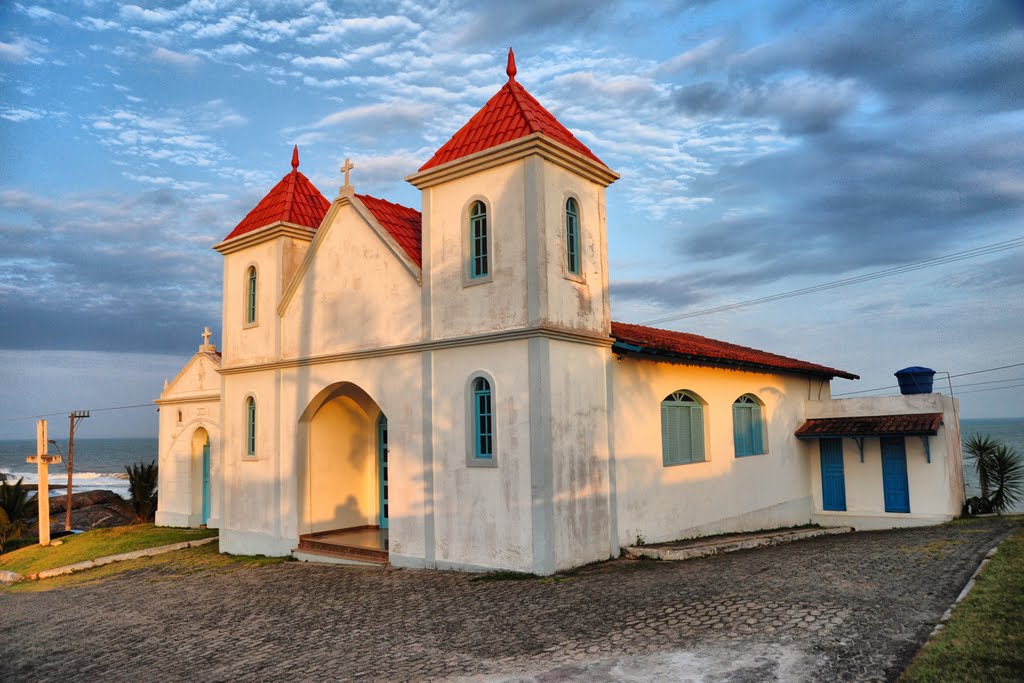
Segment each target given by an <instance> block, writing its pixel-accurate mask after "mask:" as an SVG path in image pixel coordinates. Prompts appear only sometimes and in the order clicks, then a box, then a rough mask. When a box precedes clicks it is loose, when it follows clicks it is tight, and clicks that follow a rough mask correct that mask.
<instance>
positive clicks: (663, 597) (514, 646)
mask: <svg viewBox="0 0 1024 683" xmlns="http://www.w3.org/2000/svg"><path fill="white" fill-rule="evenodd" d="M1019 523H1020V522H1018V521H1011V520H998V519H987V520H980V521H978V520H976V521H973V522H971V523H967V524H953V525H947V526H942V527H932V528H924V529H911V530H901V531H889V532H865V533H856V534H846V535H840V536H831V537H822V538H816V539H812V540H807V541H800V542H796V543H792V544H789V545H784V546H778V547H774V548H767V549H759V550H753V551H743V552H737V553H732V554H729V555H723V556H718V557H710V558H705V559H701V560H691V561H688V562H681V563H669V562H653V561H646V562H645V561H630V560H619V561H615V562H608V563H604V564H601V565H595V566H592V567H589V568H586V569H584V570H582V571H580V572H578V573H576V574H574V575H572V576H570V577H567V578H565V579H546V580H529V581H499V582H474V581H471V580H470V577H469V576H468V575H464V574H455V573H444V572H427V571H413V570H391V569H389V570H381V569H363V568H346V567H335V566H325V565H315V564H307V563H286V564H278V565H273V566H269V567H263V568H245V569H241V570H238V571H234V572H231V573H213V572H205V573H199V574H192V575H186V576H174V577H169V576H167V575H166V573H162V572H161V571H160V570H157V569H155V568H154V569H142V570H133V571H131V572H128V573H125V574H121V575H119V576H117V577H114V578H111V579H108V580H106V581H104V582H102V583H99V584H95V585H87V586H79V587H74V588H66V589H61V590H54V591H50V592H47V593H37V594H14V595H12V594H0V648H2V649H0V680H4V681H12V680H41V679H48V680H126V679H140V678H145V679H147V680H185V679H187V680H201V681H223V680H237V679H299V680H324V679H329V680H336V679H349V678H353V679H396V680H403V679H436V678H464V679H473V680H506V679H507V680H540V681H558V680H576V679H580V680H588V681H602V680H609V681H610V680H686V679H691V680H692V679H711V680H744V681H745V680H749V681H763V680H772V679H779V680H836V679H843V680H869V679H892V678H894V677H895V676H897V675H898V674H899V672H900V671H901V670H902V669H903V668H904V667H905V665H906V664H907V662H908V661H909V660H910V658H911V657H912V656H913V654H914V653H915V652H916V650H917V649H918V647H919V646H920V645H921V644H922V643H923V642H924V640H925V638H926V637H927V636H928V633H929V632H930V631H931V628H932V626H933V625H934V624H935V622H936V621H937V620H938V618H939V616H940V615H941V614H942V612H943V611H944V610H945V609H946V608H947V607H948V606H949V605H950V603H951V602H952V601H953V600H954V599H955V597H956V595H957V593H958V592H959V591H960V589H961V588H962V587H963V585H964V583H965V582H966V581H967V578H968V577H969V576H970V574H971V572H973V571H974V569H975V568H976V567H977V565H978V563H979V562H980V561H981V558H982V556H983V555H984V554H985V552H986V551H988V549H989V548H991V547H993V546H994V545H996V544H997V543H998V542H999V541H1001V540H1002V539H1003V538H1005V537H1006V536H1007V535H1009V533H1011V531H1012V529H1013V528H1015V525H1016V524H1019ZM69 612H70V614H69Z"/></svg>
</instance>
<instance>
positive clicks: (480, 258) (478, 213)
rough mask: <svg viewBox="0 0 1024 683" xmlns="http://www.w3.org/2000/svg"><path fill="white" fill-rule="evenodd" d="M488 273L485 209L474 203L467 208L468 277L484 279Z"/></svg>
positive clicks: (477, 202) (489, 270)
mask: <svg viewBox="0 0 1024 683" xmlns="http://www.w3.org/2000/svg"><path fill="white" fill-rule="evenodd" d="M490 272H491V267H490V258H489V245H488V241H487V207H486V206H484V203H483V202H480V201H476V202H473V205H472V206H471V207H469V276H470V277H473V278H476V277H484V276H486V275H488V274H490Z"/></svg>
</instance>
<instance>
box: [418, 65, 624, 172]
mask: <svg viewBox="0 0 1024 683" xmlns="http://www.w3.org/2000/svg"><path fill="white" fill-rule="evenodd" d="M509 63H510V66H509V69H508V73H509V79H508V82H507V83H505V85H504V86H503V87H502V88H501V90H499V91H498V92H497V93H496V94H495V95H494V96H493V97H492V98H491V99H490V100H488V101H487V104H485V105H484V106H483V109H481V110H480V111H478V112H477V113H476V114H474V115H473V118H471V119H470V120H469V122H468V123H466V125H464V126H463V127H462V128H460V129H459V130H458V131H457V132H456V133H455V135H453V136H452V138H451V140H449V141H448V142H446V143H444V145H442V146H441V148H440V149H439V150H437V152H435V153H434V156H433V157H431V158H430V160H429V161H428V162H427V163H425V164H423V165H422V166H421V167H420V170H421V171H425V170H427V169H428V168H433V167H434V166H440V165H441V164H446V163H448V162H450V161H455V160H456V159H461V158H462V157H465V156H469V155H470V154H475V153H476V152H482V151H483V150H485V149H490V148H491V147H497V146H498V145H501V144H504V143H506V142H511V141H513V140H518V139H519V138H523V137H526V136H527V135H530V134H532V133H542V134H543V135H545V136H546V137H548V138H551V139H552V140H554V141H556V142H560V143H562V144H563V145H565V146H566V147H569V148H570V149H573V150H575V151H577V152H579V153H580V154H582V155H583V156H586V157H589V158H590V159H593V160H594V161H596V162H597V163H599V164H601V165H602V166H604V165H605V164H604V162H603V161H601V160H600V159H598V158H597V156H596V155H595V154H594V153H593V152H591V151H590V150H589V149H588V148H587V146H586V145H584V144H583V143H582V142H580V141H579V140H577V139H576V136H574V135H573V134H572V133H570V132H569V129H568V128H566V127H565V126H563V125H562V124H561V123H559V122H558V119H556V118H555V117H554V115H552V114H551V112H549V111H548V110H547V109H545V108H544V107H543V106H542V105H541V104H540V102H538V101H537V100H536V99H534V97H533V95H531V94H530V93H528V92H527V91H526V88H524V87H523V86H521V85H520V84H519V83H517V82H516V80H515V63H514V60H513V56H512V51H511V50H509Z"/></svg>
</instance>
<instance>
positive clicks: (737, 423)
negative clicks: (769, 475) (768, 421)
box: [732, 394, 765, 458]
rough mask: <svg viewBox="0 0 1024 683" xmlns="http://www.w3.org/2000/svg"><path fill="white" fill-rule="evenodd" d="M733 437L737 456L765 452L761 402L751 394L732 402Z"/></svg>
mask: <svg viewBox="0 0 1024 683" xmlns="http://www.w3.org/2000/svg"><path fill="white" fill-rule="evenodd" d="M732 438H733V444H734V447H735V450H736V457H737V458H744V457H746V456H748V455H763V454H764V452H765V448H764V423H763V422H762V420H761V404H760V403H758V401H757V399H756V398H755V397H753V396H751V395H750V394H744V395H743V396H740V397H739V398H738V399H736V402H735V403H733V404H732Z"/></svg>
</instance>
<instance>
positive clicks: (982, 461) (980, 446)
mask: <svg viewBox="0 0 1024 683" xmlns="http://www.w3.org/2000/svg"><path fill="white" fill-rule="evenodd" d="M998 447H999V442H998V441H996V440H995V439H993V438H992V437H991V436H989V435H988V434H971V436H970V438H969V439H967V440H966V441H964V454H965V455H966V456H967V457H968V458H969V459H971V460H974V471H975V473H977V475H978V485H979V486H980V487H981V497H982V498H984V499H986V500H988V497H989V495H988V492H989V473H990V471H991V467H990V461H991V459H992V454H993V453H995V451H996V448H998Z"/></svg>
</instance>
